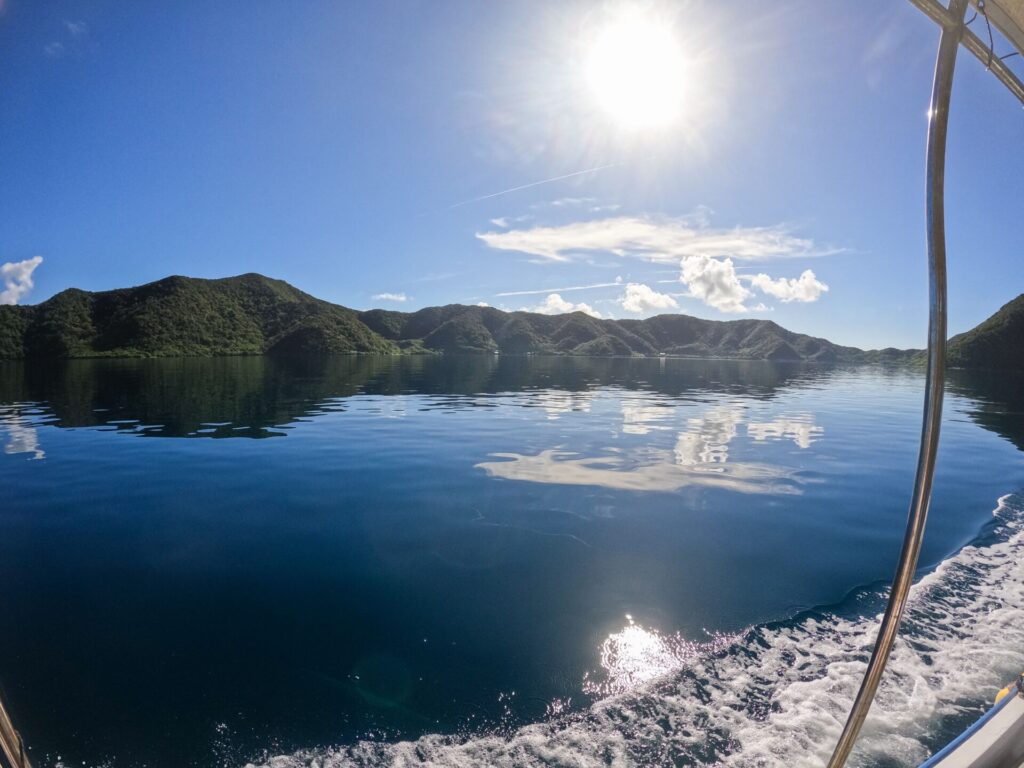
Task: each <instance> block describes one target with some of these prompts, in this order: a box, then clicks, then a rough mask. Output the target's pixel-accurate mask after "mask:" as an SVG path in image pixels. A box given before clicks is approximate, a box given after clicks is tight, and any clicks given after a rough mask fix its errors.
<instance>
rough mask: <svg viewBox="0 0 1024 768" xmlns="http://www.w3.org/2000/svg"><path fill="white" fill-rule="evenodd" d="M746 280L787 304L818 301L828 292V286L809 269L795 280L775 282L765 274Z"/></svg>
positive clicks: (778, 280) (781, 278)
mask: <svg viewBox="0 0 1024 768" xmlns="http://www.w3.org/2000/svg"><path fill="white" fill-rule="evenodd" d="M746 279H748V280H750V284H751V285H753V286H754V287H755V288H758V289H760V290H762V291H764V292H765V293H767V294H768V295H769V296H774V297H775V298H777V299H779V300H780V301H782V302H785V303H789V302H791V301H805V302H806V301H817V300H818V299H819V298H820V297H821V294H823V293H824V292H825V291H827V290H828V286H827V285H825V283H823V282H821V281H820V280H819V279H818V278H817V277H815V276H814V272H813V271H811V270H809V269H805V270H804V271H803V273H802V274H801V275H800V277H798V278H795V279H792V278H791V279H788V280H787V279H786V278H784V277H780V278H778V279H777V280H773V279H772V278H771V277H769V276H768V275H765V274H759V275H754V276H753V277H750V278H746Z"/></svg>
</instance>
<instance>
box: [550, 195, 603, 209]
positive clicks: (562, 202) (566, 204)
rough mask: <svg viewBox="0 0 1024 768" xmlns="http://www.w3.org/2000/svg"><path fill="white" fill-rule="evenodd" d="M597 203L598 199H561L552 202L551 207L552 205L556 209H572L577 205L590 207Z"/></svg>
mask: <svg viewBox="0 0 1024 768" xmlns="http://www.w3.org/2000/svg"><path fill="white" fill-rule="evenodd" d="M596 202H597V198H596V197H560V198H558V199H557V200H552V201H551V202H550V203H549V205H552V206H554V207H555V208H570V207H574V206H577V205H588V204H590V203H596Z"/></svg>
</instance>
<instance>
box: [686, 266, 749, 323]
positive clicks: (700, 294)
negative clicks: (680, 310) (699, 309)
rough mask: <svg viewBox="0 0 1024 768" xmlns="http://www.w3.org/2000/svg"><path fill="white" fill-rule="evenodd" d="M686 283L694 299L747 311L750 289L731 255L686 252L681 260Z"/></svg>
mask: <svg viewBox="0 0 1024 768" xmlns="http://www.w3.org/2000/svg"><path fill="white" fill-rule="evenodd" d="M680 265H681V266H682V273H681V274H680V276H679V280H680V282H682V283H684V284H685V285H686V287H687V288H688V289H689V291H690V295H691V296H692V297H694V298H695V299H700V300H701V301H703V302H704V303H705V304H707V305H708V306H710V307H714V308H715V309H717V310H720V311H722V312H746V311H747V307H745V306H744V305H743V302H744V301H745V300H746V299H748V298H750V296H751V293H750V291H749V290H747V289H746V288H744V287H743V284H742V283H740V279H739V277H738V276H737V275H736V268H735V267H734V266H733V263H732V259H713V258H711V257H710V256H705V255H700V256H687V257H686V258H684V259H683V260H682V262H680Z"/></svg>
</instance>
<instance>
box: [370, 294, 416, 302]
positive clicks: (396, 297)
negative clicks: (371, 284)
mask: <svg viewBox="0 0 1024 768" xmlns="http://www.w3.org/2000/svg"><path fill="white" fill-rule="evenodd" d="M372 298H373V300H374V301H408V300H409V297H408V296H406V295H405V294H404V293H375V294H373V297H372Z"/></svg>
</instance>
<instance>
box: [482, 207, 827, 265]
mask: <svg viewBox="0 0 1024 768" xmlns="http://www.w3.org/2000/svg"><path fill="white" fill-rule="evenodd" d="M705 215H706V214H705V213H703V212H701V216H702V217H703V216H705ZM477 237H478V238H479V239H480V240H482V241H483V242H484V243H486V244H487V245H488V246H489V247H491V248H495V249H498V250H503V251H518V252H520V253H526V254H529V255H531V256H536V257H539V258H540V259H544V260H547V261H556V262H557V261H561V262H565V261H571V260H573V259H575V258H578V257H579V256H581V255H583V254H588V253H590V254H592V253H606V254H613V255H615V256H620V257H626V256H629V257H634V258H640V259H645V260H647V261H653V262H678V260H679V259H680V258H683V257H686V256H697V255H702V256H710V257H722V256H725V257H729V258H733V259H738V260H749V261H766V260H771V259H784V258H794V257H801V256H802V257H810V256H822V255H825V254H828V253H835V252H836V250H835V249H823V248H820V247H818V246H816V245H815V243H814V242H813V241H812V240H811V239H809V238H804V237H797V236H796V235H794V234H792V233H791V232H790V231H789V229H787V228H786V227H785V226H783V225H776V226H771V227H734V228H732V229H714V228H711V227H709V226H706V225H705V223H704V221H703V220H701V218H696V219H695V217H677V218H667V217H661V218H658V217H635V216H615V217H610V218H604V219H594V220H591V221H578V222H573V223H570V224H565V225H562V226H548V227H533V228H530V229H512V230H508V231H505V232H478V233H477Z"/></svg>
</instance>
